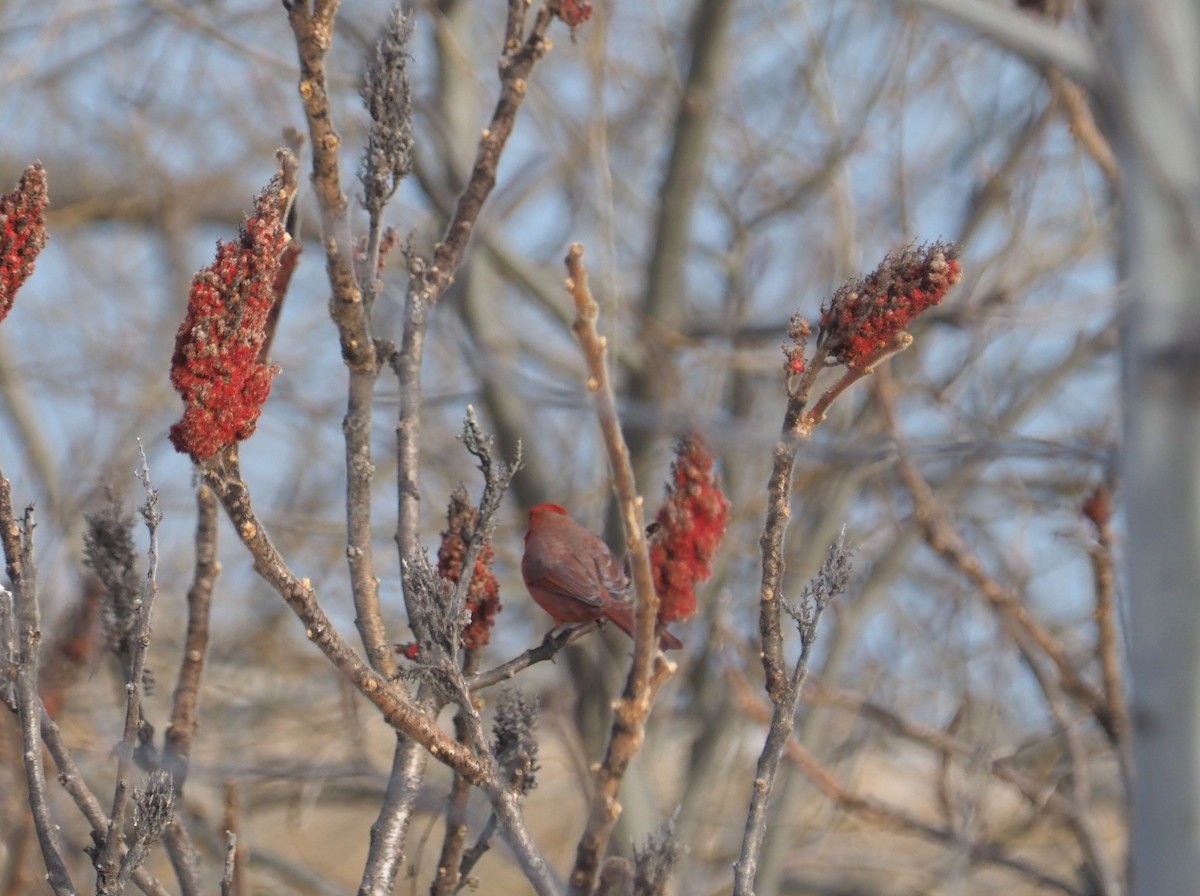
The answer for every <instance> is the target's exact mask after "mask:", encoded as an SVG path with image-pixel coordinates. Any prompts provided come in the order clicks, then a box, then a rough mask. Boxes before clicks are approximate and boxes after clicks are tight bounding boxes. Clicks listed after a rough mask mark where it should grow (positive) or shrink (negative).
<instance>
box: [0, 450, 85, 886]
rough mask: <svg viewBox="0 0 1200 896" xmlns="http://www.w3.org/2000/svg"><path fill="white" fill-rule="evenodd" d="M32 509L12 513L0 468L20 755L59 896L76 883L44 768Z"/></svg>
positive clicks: (1, 536)
mask: <svg viewBox="0 0 1200 896" xmlns="http://www.w3.org/2000/svg"><path fill="white" fill-rule="evenodd" d="M33 528H34V520H33V508H32V507H27V508H26V509H25V515H24V518H23V519H22V521H21V522H20V523H18V522H17V520H16V517H15V516H14V515H13V506H12V491H11V486H10V485H9V481H8V480H7V479H6V478H5V477H4V471H3V470H0V542H3V545H4V561H5V571H6V572H7V573H8V581H9V583H10V584H11V585H12V596H13V604H14V606H13V609H14V613H15V615H16V620H17V627H18V629H17V631H18V640H17V657H16V658H17V706H18V709H19V711H20V719H21V741H22V751H21V755H22V758H23V760H24V764H25V782H26V786H27V788H28V798H29V811H30V813H31V814H32V816H33V823H34V828H35V829H36V831H37V838H38V846H40V847H41V851H42V858H43V860H44V861H45V863H46V872H47V881H48V883H49V884H50V887H51V889H53V890H54V892H55V893H57V894H60V896H74V893H75V885H74V883H72V882H71V875H70V873H69V872H68V871H67V863H66V861H65V859H64V858H63V854H62V845H61V844H60V843H59V837H58V826H57V825H56V824H55V822H54V820H53V818H51V816H50V804H49V802H48V801H47V794H46V775H45V772H44V771H43V769H42V738H41V730H40V729H41V726H40V720H41V702H40V701H39V700H38V693H37V682H38V644H39V642H40V641H41V638H42V632H41V612H40V609H39V607H38V599H37V567H36V566H35V565H34V562H33Z"/></svg>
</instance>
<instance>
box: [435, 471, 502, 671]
mask: <svg viewBox="0 0 1200 896" xmlns="http://www.w3.org/2000/svg"><path fill="white" fill-rule="evenodd" d="M477 516H478V511H477V510H476V509H475V506H474V505H473V504H472V503H471V499H470V497H469V496H468V495H467V490H466V489H465V488H462V487H461V486H460V487H459V488H456V489H455V490H454V492H453V494H451V496H450V508H449V510H448V511H447V513H446V531H445V532H443V533H442V544H441V546H440V547H439V548H438V574H439V575H441V577H442V578H443V579H446V580H447V581H450V582H453V583H455V584H458V580H459V579H461V578H462V574H463V562H464V561H465V560H466V556H467V545H468V544H469V543H470V541H471V533H472V532H474V530H475V518H476V517H477ZM493 556H494V555H493V553H492V546H491V545H490V544H488V543H487V542H484V544H483V546H482V548H481V550H480V551H479V554H478V556H477V557H476V558H475V572H474V574H473V575H472V576H471V586H470V587H469V588H468V589H467V611H468V612H469V613H470V614H471V619H470V621H469V622H468V623H467V624H466V625H465V626H464V627H463V632H462V643H463V647H465V648H467V649H468V650H476V649H478V648H480V647H483V646H484V645H485V644H487V642H488V641H489V640H490V639H491V636H492V626H493V625H494V624H495V621H496V614H497V613H499V612H500V609H501V607H500V584H499V583H498V582H497V581H496V575H495V573H493V572H492V559H493Z"/></svg>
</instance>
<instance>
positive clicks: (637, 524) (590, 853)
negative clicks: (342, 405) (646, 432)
mask: <svg viewBox="0 0 1200 896" xmlns="http://www.w3.org/2000/svg"><path fill="white" fill-rule="evenodd" d="M566 261H567V273H568V274H569V277H568V279H567V290H568V291H569V292H570V293H571V297H572V298H573V299H574V301H575V311H576V317H575V323H574V324H573V326H572V329H574V330H575V335H576V337H577V338H578V339H579V345H580V348H581V350H582V352H583V357H584V361H585V362H586V364H587V371H588V380H587V385H588V389H589V391H591V393H592V396H593V399H594V400H595V403H596V416H597V417H598V418H599V421H600V431H601V433H602V434H603V436H604V445H605V448H606V449H607V451H608V461H609V466H610V467H611V469H612V475H613V488H614V489H615V491H616V493H617V503H618V504H619V506H620V508H621V518H622V522H623V523H624V526H625V546H626V548H627V549H628V551H629V555H628V556H629V562H630V565H631V567H632V571H633V585H634V589H635V593H636V596H637V600H636V608H635V617H634V639H633V661H632V662H631V663H630V666H629V675H628V677H627V678H626V680H625V689H624V691H623V692H622V694H621V699H620V700H618V701H617V703H616V706H615V707H614V709H613V727H612V733H611V734H610V736H609V740H608V748H607V750H606V752H605V755H604V761H603V762H602V763H601V765H600V768H599V769H598V770H597V772H596V790H595V792H594V793H593V795H592V801H591V807H590V808H589V810H588V820H587V825H586V827H585V828H584V831H583V834H582V835H581V836H580V838H579V845H578V846H577V848H576V851H575V867H574V868H573V870H572V871H571V880H570V888H571V889H570V892H571V893H572V894H575V896H587V894H590V893H591V892H592V890H593V889H594V888H595V883H596V876H597V874H598V872H599V870H600V860H601V859H602V857H603V855H604V850H605V847H606V846H607V845H608V838H609V836H610V834H611V833H612V829H613V825H615V824H616V821H617V816H618V815H619V814H620V812H621V805H620V803H619V802H618V801H617V794H618V791H619V790H620V788H621V781H622V780H623V779H624V777H625V771H626V769H627V768H628V767H629V763H630V761H631V760H632V759H633V757H634V755H635V754H636V753H637V751H638V749H639V748H640V747H641V745H642V741H643V739H644V737H645V725H646V719H647V718H648V717H649V715H650V707H651V706H652V705H653V702H654V696H655V694H656V693H657V692H658V688H659V687H661V685H662V683H663V682H664V681H666V679H667V678H668V677H669V676H670V674H671V673H672V672H673V671H674V669H675V666H674V664H673V663H671V662H670V661H668V660H667V659H665V658H664V657H663V656H662V655H661V654H660V653H659V652H658V635H657V633H656V632H655V626H656V625H657V618H658V594H657V592H655V590H654V574H653V572H652V571H651V569H650V552H649V546H648V545H647V542H646V535H645V532H646V526H645V521H644V520H643V518H642V505H643V500H642V497H641V495H639V494H638V493H637V484H636V483H635V482H634V478H633V467H632V465H631V464H630V460H629V448H628V447H627V446H626V444H625V439H624V436H623V435H622V434H621V422H620V420H619V419H618V417H617V408H616V401H615V399H614V398H613V392H612V386H611V385H610V384H609V380H608V367H607V363H606V361H605V355H606V351H607V341H606V340H605V339H604V338H603V337H602V336H601V335H600V334H599V333H598V332H596V317H597V316H598V314H599V308H598V306H597V305H596V302H595V300H594V299H593V298H592V294H591V290H590V289H589V288H588V280H587V269H586V268H585V267H584V266H583V246H582V245H580V244H579V243H572V244H571V247H570V249H569V250H568V252H567V259H566Z"/></svg>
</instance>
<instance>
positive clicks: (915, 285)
mask: <svg viewBox="0 0 1200 896" xmlns="http://www.w3.org/2000/svg"><path fill="white" fill-rule="evenodd" d="M961 277H962V266H961V265H960V264H959V262H958V247H957V246H955V245H954V244H953V243H942V242H937V243H933V244H932V245H929V246H915V245H910V246H906V247H905V248H904V249H901V250H900V251H898V252H893V253H891V254H890V255H888V256H887V258H885V259H884V260H883V263H882V264H881V265H880V266H879V267H878V268H876V269H875V271H873V272H872V273H870V274H868V275H867V276H866V277H863V278H862V279H860V280H855V281H852V282H850V283H847V284H846V285H845V286H843V287H842V288H841V289H839V290H838V291H837V292H836V293H834V296H833V298H832V299H830V300H829V302H828V303H827V304H826V305H824V306H822V308H821V327H820V330H819V332H818V334H817V351H819V352H823V353H824V355H823V356H829V357H831V358H832V359H833V360H834V361H837V362H838V363H841V364H845V365H846V366H848V367H857V368H865V367H870V366H871V365H872V364H874V363H875V362H876V361H877V360H878V359H879V358H880V356H882V355H885V354H887V353H888V352H889V350H891V349H893V348H895V347H896V346H895V342H896V339H897V337H899V336H900V335H901V334H902V333H904V331H905V330H906V329H907V328H908V326H909V324H911V323H912V321H913V320H914V319H915V318H916V317H917V316H918V315H919V314H921V313H922V312H923V311H925V310H926V309H928V308H932V307H933V306H934V305H937V304H938V303H939V302H941V301H942V299H943V298H944V297H945V295H946V292H947V290H949V289H950V287H951V286H953V285H954V284H955V283H957V282H958V281H959V279H960V278H961Z"/></svg>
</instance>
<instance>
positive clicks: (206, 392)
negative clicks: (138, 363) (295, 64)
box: [170, 175, 288, 461]
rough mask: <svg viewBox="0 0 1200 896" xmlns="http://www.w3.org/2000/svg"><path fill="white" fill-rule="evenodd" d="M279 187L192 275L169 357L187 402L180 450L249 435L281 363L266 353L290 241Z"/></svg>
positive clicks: (215, 447) (199, 449)
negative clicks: (263, 354) (184, 313)
mask: <svg viewBox="0 0 1200 896" xmlns="http://www.w3.org/2000/svg"><path fill="white" fill-rule="evenodd" d="M281 189H282V177H281V176H280V175H276V176H275V178H274V179H273V180H272V181H271V183H270V185H269V186H268V187H267V189H266V190H264V191H263V192H262V193H260V194H259V195H258V197H257V198H256V199H255V200H254V214H253V215H251V216H250V217H249V218H247V219H246V220H245V222H244V223H243V224H242V226H241V228H240V230H239V231H238V236H237V239H236V240H234V241H233V242H231V243H225V242H221V241H218V242H217V257H216V260H215V261H214V262H213V263H212V265H211V266H209V267H207V268H204V269H203V270H201V271H200V272H199V273H197V274H196V276H195V278H194V279H193V280H192V289H191V293H190V295H189V296H188V307H187V316H186V317H185V318H184V320H183V323H182V324H181V325H180V327H179V332H178V333H177V334H176V336H175V354H174V356H173V357H172V358H171V385H172V386H174V387H175V391H177V392H178V393H179V394H180V396H182V398H183V402H184V405H185V408H184V412H183V418H182V419H181V420H180V421H179V422H178V423H176V424H174V425H173V426H172V427H171V433H170V436H171V444H172V445H174V446H175V450H176V451H179V452H180V453H181V454H190V455H191V456H192V457H193V458H194V459H196V460H197V461H204V460H208V459H209V458H211V457H212V456H213V455H215V454H216V453H217V452H218V451H220V450H222V449H223V448H227V447H229V446H230V445H233V444H234V443H235V442H240V441H242V440H243V439H246V438H249V437H250V436H251V435H252V434H253V433H254V430H255V427H256V426H257V425H258V416H259V414H260V413H261V412H262V406H263V403H264V402H266V400H267V396H268V395H269V394H270V392H271V380H272V378H273V377H274V375H275V373H276V371H277V368H275V367H274V366H272V365H270V364H265V363H263V362H262V360H261V359H260V355H261V352H262V347H263V343H264V340H265V339H266V332H267V319H268V316H269V314H270V311H271V307H272V305H273V304H274V302H275V294H276V292H275V280H276V276H277V274H278V273H279V267H280V256H281V255H282V253H283V250H284V247H285V246H286V245H287V240H288V237H287V234H286V233H285V231H284V223H283V209H284V207H285V205H286V203H285V202H283V201H282V200H281Z"/></svg>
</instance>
